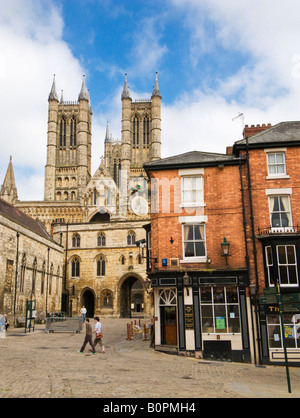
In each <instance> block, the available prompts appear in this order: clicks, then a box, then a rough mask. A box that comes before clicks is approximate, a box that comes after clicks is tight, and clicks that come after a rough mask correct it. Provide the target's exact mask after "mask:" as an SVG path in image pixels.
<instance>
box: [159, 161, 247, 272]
mask: <svg viewBox="0 0 300 418" xmlns="http://www.w3.org/2000/svg"><path fill="white" fill-rule="evenodd" d="M151 177H152V185H153V179H155V180H156V181H157V182H158V184H159V185H160V186H159V194H158V190H156V196H157V195H159V212H158V213H152V214H151V236H152V239H151V242H152V257H157V258H158V264H157V265H156V267H159V269H160V270H164V269H165V270H168V269H172V268H171V267H170V259H171V258H179V259H180V260H182V259H183V237H182V235H183V232H182V223H181V222H180V221H179V217H184V216H192V215H195V216H197V215H198V216H202V215H204V216H207V217H208V218H207V219H208V220H207V222H206V223H205V227H206V247H207V256H208V258H209V259H210V261H211V262H210V264H209V265H207V263H206V262H201V263H190V264H186V263H184V264H181V265H180V267H179V269H180V270H185V269H197V270H199V269H200V270H201V269H207V268H208V267H209V268H210V269H224V267H225V260H224V257H222V256H221V243H222V242H223V239H224V237H226V239H227V241H228V242H230V254H231V257H229V258H228V262H229V266H230V268H245V266H246V263H245V247H244V232H243V211H242V198H241V192H240V180H239V167H238V166H224V167H223V168H219V167H207V168H205V169H204V203H205V206H204V207H203V208H200V209H198V210H196V211H195V210H193V211H191V210H185V209H184V208H182V207H181V206H180V205H181V180H180V176H179V174H178V170H162V171H155V172H152V173H151ZM168 185H169V187H168ZM156 187H157V184H156ZM169 196H170V198H169ZM168 202H170V205H169V206H170V210H169V212H168V213H166V210H165V209H166V207H168ZM163 209H164V210H163ZM171 237H172V239H173V241H174V242H173V244H171V242H170V240H171ZM163 258H167V259H168V267H162V265H161V263H162V259H163Z"/></svg>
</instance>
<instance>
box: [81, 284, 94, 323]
mask: <svg viewBox="0 0 300 418" xmlns="http://www.w3.org/2000/svg"><path fill="white" fill-rule="evenodd" d="M81 306H85V307H86V310H87V313H86V317H87V318H94V312H95V295H94V292H93V291H92V290H91V289H84V290H83V292H82V296H81Z"/></svg>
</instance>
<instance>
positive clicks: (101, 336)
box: [96, 332, 103, 340]
mask: <svg viewBox="0 0 300 418" xmlns="http://www.w3.org/2000/svg"><path fill="white" fill-rule="evenodd" d="M96 338H97V340H98V339H100V338H103V334H102V332H97V333H96Z"/></svg>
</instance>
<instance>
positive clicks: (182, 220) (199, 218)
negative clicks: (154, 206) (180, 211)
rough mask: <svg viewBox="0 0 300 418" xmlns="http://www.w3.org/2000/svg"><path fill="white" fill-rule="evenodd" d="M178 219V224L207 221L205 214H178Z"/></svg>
mask: <svg viewBox="0 0 300 418" xmlns="http://www.w3.org/2000/svg"><path fill="white" fill-rule="evenodd" d="M178 221H179V223H180V224H202V223H205V222H208V216H207V215H199V216H179V217H178Z"/></svg>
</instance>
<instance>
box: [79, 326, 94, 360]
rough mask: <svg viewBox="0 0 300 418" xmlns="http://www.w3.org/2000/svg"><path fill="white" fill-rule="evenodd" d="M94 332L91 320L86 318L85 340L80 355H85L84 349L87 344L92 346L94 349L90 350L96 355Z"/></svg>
mask: <svg viewBox="0 0 300 418" xmlns="http://www.w3.org/2000/svg"><path fill="white" fill-rule="evenodd" d="M92 336H93V331H92V326H91V324H90V320H89V318H86V320H85V339H84V341H83V344H82V347H81V349H80V350H79V351H78V353H83V352H84V349H85V347H86V345H87V343H89V344H90V346H91V347H92V349H91V350H90V351H91V352H92V353H93V354H96V349H95V346H94V344H93V338H92Z"/></svg>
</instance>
